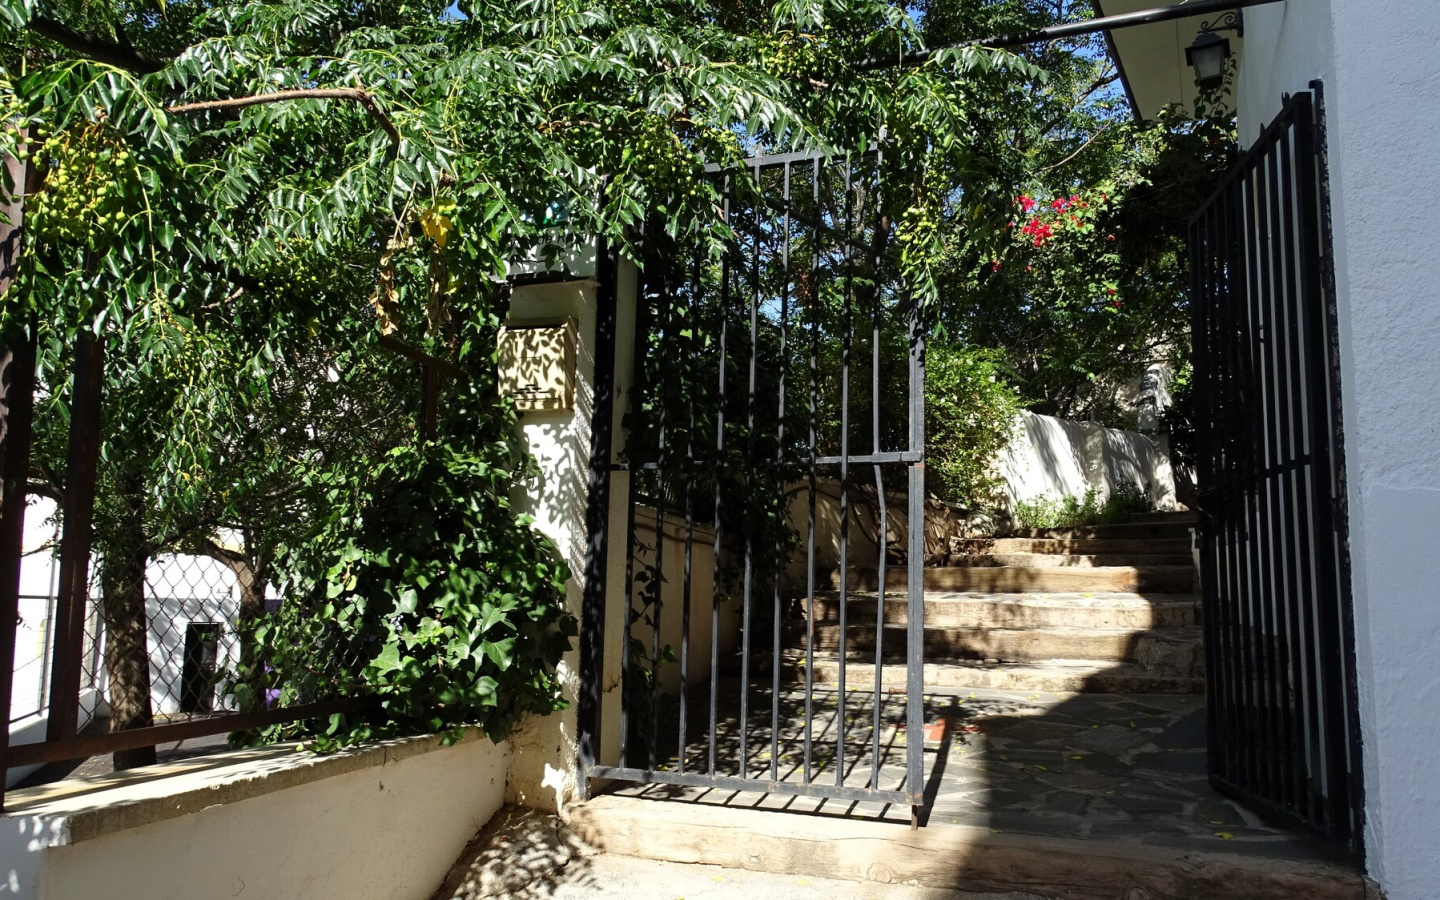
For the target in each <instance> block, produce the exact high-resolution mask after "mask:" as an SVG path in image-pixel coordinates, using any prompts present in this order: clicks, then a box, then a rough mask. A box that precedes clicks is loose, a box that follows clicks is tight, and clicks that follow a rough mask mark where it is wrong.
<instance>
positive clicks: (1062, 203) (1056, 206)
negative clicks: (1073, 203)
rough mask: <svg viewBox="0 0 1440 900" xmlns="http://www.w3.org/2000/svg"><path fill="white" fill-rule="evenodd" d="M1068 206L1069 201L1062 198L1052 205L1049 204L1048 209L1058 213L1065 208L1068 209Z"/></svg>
mask: <svg viewBox="0 0 1440 900" xmlns="http://www.w3.org/2000/svg"><path fill="white" fill-rule="evenodd" d="M1069 205H1070V201H1069V200H1066V199H1065V198H1064V197H1060V198H1058V199H1057V200H1056V201H1055V202H1054V203H1051V204H1050V208H1051V209H1053V210H1055V211H1056V212H1060V211H1061V210H1063V209H1065V208H1066V207H1068V206H1069Z"/></svg>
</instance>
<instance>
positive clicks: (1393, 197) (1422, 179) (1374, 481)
mask: <svg viewBox="0 0 1440 900" xmlns="http://www.w3.org/2000/svg"><path fill="white" fill-rule="evenodd" d="M1246 27H1247V47H1246V58H1245V60H1244V62H1243V64H1242V67H1241V97H1242V104H1243V106H1242V108H1241V127H1242V134H1243V135H1244V136H1246V137H1247V138H1249V139H1252V140H1253V136H1254V134H1256V133H1257V131H1258V128H1259V127H1260V126H1261V125H1263V124H1264V123H1265V122H1267V121H1269V119H1270V118H1272V117H1273V116H1274V115H1275V114H1276V113H1277V112H1278V111H1279V109H1280V95H1281V93H1282V92H1292V93H1294V92H1298V91H1303V90H1306V89H1307V87H1308V84H1309V82H1310V80H1311V79H1313V78H1322V79H1324V81H1325V88H1326V100H1327V109H1328V113H1329V120H1330V121H1329V127H1330V131H1329V150H1330V165H1331V176H1332V194H1333V196H1332V200H1333V204H1334V226H1335V264H1336V280H1337V282H1338V284H1337V288H1338V291H1337V293H1338V297H1337V299H1338V303H1339V311H1340V315H1339V319H1340V322H1339V328H1340V348H1341V376H1342V381H1343V386H1342V390H1343V400H1344V414H1345V459H1346V468H1347V475H1348V482H1349V483H1348V488H1349V496H1348V499H1349V504H1350V551H1351V560H1352V564H1353V576H1352V584H1353V589H1354V596H1355V607H1356V623H1355V624H1356V630H1357V642H1356V643H1357V646H1356V657H1357V663H1358V668H1359V692H1360V713H1361V731H1362V737H1363V740H1364V753H1365V759H1364V767H1365V792H1366V815H1367V825H1366V835H1365V843H1366V852H1367V853H1366V855H1367V865H1368V868H1369V870H1370V874H1371V876H1372V877H1373V878H1375V879H1376V881H1378V882H1379V883H1380V885H1381V887H1382V888H1383V889H1384V890H1385V891H1386V892H1387V894H1388V896H1389V898H1390V900H1433V898H1434V897H1436V896H1437V894H1440V837H1437V836H1440V802H1437V800H1440V774H1437V771H1436V768H1435V765H1434V757H1435V748H1436V747H1437V746H1440V712H1437V710H1440V665H1437V664H1436V658H1437V655H1440V553H1437V552H1436V548H1437V546H1440V543H1437V538H1436V535H1437V533H1440V391H1437V390H1436V385H1437V384H1440V349H1437V343H1436V341H1437V336H1440V238H1437V236H1436V235H1437V231H1436V228H1435V224H1434V213H1433V211H1432V210H1431V208H1430V206H1431V204H1430V200H1429V191H1430V186H1431V185H1434V184H1437V183H1440V154H1437V152H1436V145H1437V143H1440V49H1437V48H1440V15H1437V12H1436V8H1435V4H1434V3H1433V0H1288V2H1286V3H1284V4H1283V5H1277V6H1265V7H1256V8H1254V9H1251V10H1247V11H1246Z"/></svg>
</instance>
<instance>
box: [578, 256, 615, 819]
mask: <svg viewBox="0 0 1440 900" xmlns="http://www.w3.org/2000/svg"><path fill="white" fill-rule="evenodd" d="M595 255H596V263H597V265H596V276H597V281H598V286H597V288H596V293H595V306H596V309H595V374H594V381H595V388H594V394H595V399H594V402H593V404H592V409H593V414H592V418H591V425H590V475H589V481H588V484H587V490H586V498H585V530H586V534H587V538H586V550H585V585H584V594H583V599H582V601H581V620H582V621H581V628H580V696H579V698H578V699H579V709H578V730H579V735H578V736H579V751H580V766H581V770H582V772H588V770H589V769H590V768H591V767H593V766H594V765H595V764H596V761H597V759H598V757H599V740H600V734H601V725H602V723H601V720H600V703H601V690H602V682H603V681H604V673H605V600H606V593H607V592H606V584H605V580H606V578H607V577H608V573H609V559H608V554H609V532H610V477H611V468H612V465H613V455H614V449H613V441H614V428H615V340H616V324H615V319H616V306H617V297H616V293H617V289H618V287H617V279H618V274H619V273H618V268H619V256H618V254H617V252H616V250H615V248H614V247H612V246H611V245H610V243H609V242H608V241H606V240H605V239H604V238H600V239H599V241H598V244H597V246H596V253H595ZM588 784H589V779H588V778H582V779H581V790H582V792H584V791H586V790H587V789H588Z"/></svg>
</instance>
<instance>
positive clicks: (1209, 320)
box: [1196, 187, 1239, 779]
mask: <svg viewBox="0 0 1440 900" xmlns="http://www.w3.org/2000/svg"><path fill="white" fill-rule="evenodd" d="M1232 193H1233V188H1232V187H1227V188H1226V189H1225V190H1224V191H1223V192H1221V194H1220V195H1219V196H1218V197H1217V198H1216V201H1215V202H1216V206H1215V208H1214V209H1213V210H1212V211H1211V212H1210V214H1209V216H1208V221H1207V222H1206V234H1207V239H1208V241H1209V242H1210V247H1211V252H1210V256H1209V259H1208V260H1207V261H1206V265H1207V267H1208V269H1207V273H1206V274H1207V277H1208V280H1209V281H1208V283H1209V291H1208V292H1207V294H1206V295H1205V296H1204V298H1203V299H1204V301H1205V308H1204V309H1203V310H1202V312H1203V314H1204V322H1205V331H1204V333H1203V335H1202V336H1200V340H1201V342H1202V343H1203V344H1204V347H1205V352H1204V355H1203V356H1202V355H1200V354H1199V353H1197V354H1196V360H1197V363H1198V362H1200V361H1203V362H1204V365H1205V374H1204V377H1203V378H1201V379H1198V382H1197V397H1198V396H1203V400H1202V405H1201V415H1200V417H1199V419H1198V421H1199V423H1200V425H1199V426H1198V429H1199V430H1198V432H1197V435H1196V437H1197V438H1200V437H1202V436H1205V437H1207V438H1208V439H1206V440H1204V441H1203V448H1202V452H1201V454H1200V455H1199V459H1200V460H1202V461H1204V464H1205V465H1206V466H1208V467H1209V472H1210V477H1209V481H1208V490H1209V491H1210V493H1211V499H1209V500H1207V501H1206V502H1207V504H1208V505H1209V506H1210V507H1211V509H1210V510H1208V512H1207V516H1206V518H1207V521H1208V523H1209V525H1210V544H1211V549H1210V560H1211V571H1212V572H1213V573H1214V576H1215V579H1214V582H1213V583H1212V585H1211V586H1210V588H1208V593H1207V595H1206V600H1207V601H1209V604H1208V605H1207V606H1206V607H1205V609H1204V612H1203V614H1204V616H1205V617H1206V618H1207V620H1208V619H1209V618H1210V617H1212V616H1213V617H1214V618H1215V620H1216V621H1215V634H1216V635H1217V639H1218V640H1219V641H1220V642H1221V643H1220V647H1219V653H1220V658H1221V661H1222V663H1223V666H1224V668H1223V669H1221V670H1220V671H1221V672H1222V673H1223V676H1222V679H1221V685H1222V687H1223V691H1221V692H1217V693H1218V694H1219V697H1218V700H1217V702H1218V703H1219V704H1220V706H1221V709H1222V713H1223V716H1224V718H1225V730H1226V733H1227V734H1228V735H1229V736H1230V740H1229V741H1228V742H1227V743H1226V745H1225V747H1224V753H1223V755H1222V756H1221V757H1219V758H1218V759H1217V766H1219V768H1220V771H1218V772H1214V773H1212V774H1216V775H1223V777H1225V778H1226V779H1233V777H1234V773H1235V770H1236V768H1237V762H1238V759H1239V740H1238V731H1237V729H1236V727H1235V724H1236V706H1237V703H1236V698H1235V689H1236V685H1237V679H1236V677H1235V674H1234V668H1235V664H1236V654H1235V653H1234V652H1233V645H1234V641H1233V622H1234V616H1233V614H1232V609H1233V607H1232V604H1231V601H1232V598H1233V596H1234V594H1233V590H1232V588H1231V577H1230V576H1231V566H1230V553H1231V548H1232V546H1233V539H1234V536H1233V534H1232V527H1231V523H1232V522H1233V517H1232V516H1231V515H1230V510H1229V503H1230V495H1229V490H1228V486H1227V482H1226V479H1225V476H1224V471H1223V459H1224V454H1223V452H1222V449H1221V435H1223V434H1225V432H1223V431H1221V430H1220V429H1218V428H1216V427H1214V426H1215V424H1216V422H1217V421H1218V416H1217V415H1216V412H1217V409H1218V405H1219V402H1220V398H1221V397H1223V396H1224V381H1223V376H1222V375H1221V370H1222V368H1223V360H1222V358H1221V355H1220V354H1218V353H1217V352H1216V348H1217V346H1219V343H1218V340H1217V337H1218V335H1219V333H1220V330H1221V323H1223V322H1224V321H1225V311H1224V307H1225V303H1226V300H1225V297H1226V294H1227V293H1228V292H1229V278H1230V274H1229V273H1230V272H1231V271H1232V267H1231V262H1232V261H1231V257H1230V247H1229V244H1228V243H1227V241H1226V239H1227V238H1228V236H1229V231H1228V229H1227V228H1226V227H1225V224H1226V219H1227V216H1228V213H1229V210H1230V197H1231V195H1232ZM1198 385H1203V386H1204V393H1203V395H1202V394H1201V393H1200V389H1199V387H1198ZM1202 477H1203V476H1202ZM1203 483H1206V482H1202V484H1203Z"/></svg>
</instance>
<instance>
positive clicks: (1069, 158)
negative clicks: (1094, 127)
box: [1036, 125, 1110, 174]
mask: <svg viewBox="0 0 1440 900" xmlns="http://www.w3.org/2000/svg"><path fill="white" fill-rule="evenodd" d="M1109 130H1110V126H1109V125H1106V126H1105V127H1104V128H1102V129H1100V130H1099V131H1097V132H1095V133H1094V134H1092V135H1090V139H1089V140H1088V141H1086V142H1085V143H1083V144H1081V145H1080V149H1078V150H1076V151H1075V152H1074V153H1072V154H1070V155H1069V156H1067V157H1065V158H1064V159H1062V160H1060V161H1059V162H1058V163H1056V164H1055V165H1053V166H1046V167H1045V168H1043V169H1041V170H1040V172H1049V171H1050V170H1051V169H1058V168H1060V167H1061V166H1063V165H1065V164H1066V163H1068V162H1070V161H1071V160H1073V159H1074V158H1075V157H1077V156H1079V155H1080V154H1082V153H1084V152H1085V148H1086V147H1089V146H1090V145H1091V144H1093V143H1095V139H1096V138H1098V137H1099V136H1100V135H1102V134H1104V133H1105V132H1107V131H1109ZM1036 174H1040V173H1038V172H1037V173H1036Z"/></svg>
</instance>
